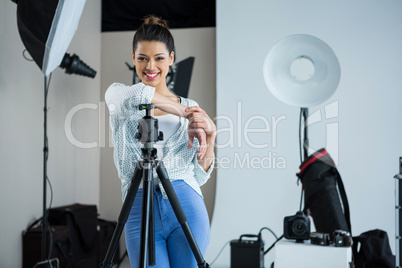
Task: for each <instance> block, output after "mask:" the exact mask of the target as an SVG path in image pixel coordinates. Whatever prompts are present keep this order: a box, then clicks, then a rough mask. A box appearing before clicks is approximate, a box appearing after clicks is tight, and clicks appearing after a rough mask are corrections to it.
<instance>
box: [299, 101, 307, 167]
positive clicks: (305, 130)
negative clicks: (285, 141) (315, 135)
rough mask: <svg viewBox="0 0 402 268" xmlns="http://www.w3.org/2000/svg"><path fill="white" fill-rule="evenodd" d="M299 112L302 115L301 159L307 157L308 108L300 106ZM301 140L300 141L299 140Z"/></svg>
mask: <svg viewBox="0 0 402 268" xmlns="http://www.w3.org/2000/svg"><path fill="white" fill-rule="evenodd" d="M300 112H301V113H302V116H303V132H304V135H303V161H304V159H306V158H307V157H308V147H309V140H308V122H307V119H308V108H300ZM300 142H301V141H300Z"/></svg>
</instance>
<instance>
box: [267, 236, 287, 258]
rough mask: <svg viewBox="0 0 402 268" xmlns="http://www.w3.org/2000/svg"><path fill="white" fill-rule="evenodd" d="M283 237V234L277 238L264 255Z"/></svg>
mask: <svg viewBox="0 0 402 268" xmlns="http://www.w3.org/2000/svg"><path fill="white" fill-rule="evenodd" d="M282 238H283V235H281V236H280V237H279V238H278V239H276V241H275V242H274V243H273V244H272V245H271V246H270V247H269V248H268V249H267V250H266V251H264V255H265V254H267V253H268V252H269V251H270V250H271V249H272V248H273V247H274V246H275V245H276V243H278V242H279V240H281V239H282Z"/></svg>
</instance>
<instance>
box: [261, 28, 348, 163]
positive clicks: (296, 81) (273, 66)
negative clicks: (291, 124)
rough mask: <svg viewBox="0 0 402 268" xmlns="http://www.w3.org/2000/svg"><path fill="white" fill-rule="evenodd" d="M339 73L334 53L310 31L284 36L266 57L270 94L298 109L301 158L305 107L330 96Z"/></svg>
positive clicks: (305, 123) (306, 113)
mask: <svg viewBox="0 0 402 268" xmlns="http://www.w3.org/2000/svg"><path fill="white" fill-rule="evenodd" d="M340 75H341V69H340V65H339V62H338V59H337V57H336V55H335V53H334V52H333V51H332V49H331V48H330V47H329V46H328V45H327V44H326V43H325V42H323V41H322V40H320V39H318V38H316V37H314V36H311V35H305V34H296V35H290V36H287V37H285V38H283V39H281V40H280V41H279V42H277V43H276V44H275V45H274V46H273V47H272V49H271V50H270V51H269V53H268V55H267V57H266V58H265V62H264V80H265V83H266V85H267V87H268V89H269V90H270V91H271V93H272V95H274V96H275V97H276V98H277V99H279V100H280V101H282V102H284V103H286V104H289V105H292V106H296V107H300V109H301V111H300V112H301V115H302V116H303V119H304V139H303V151H304V154H303V155H304V159H305V158H306V157H307V155H308V146H309V144H308V143H309V142H308V136H307V135H308V131H307V125H308V124H307V118H308V107H310V106H314V105H318V104H320V103H322V102H324V101H325V100H327V99H328V98H329V97H331V96H332V94H333V93H334V92H335V90H336V88H337V87H338V84H339V80H340ZM300 142H301V141H300Z"/></svg>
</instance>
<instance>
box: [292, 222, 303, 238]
mask: <svg viewBox="0 0 402 268" xmlns="http://www.w3.org/2000/svg"><path fill="white" fill-rule="evenodd" d="M292 231H293V233H294V234H295V235H298V236H301V235H304V234H305V233H306V231H307V224H306V221H304V220H301V219H297V220H295V221H294V223H293V224H292Z"/></svg>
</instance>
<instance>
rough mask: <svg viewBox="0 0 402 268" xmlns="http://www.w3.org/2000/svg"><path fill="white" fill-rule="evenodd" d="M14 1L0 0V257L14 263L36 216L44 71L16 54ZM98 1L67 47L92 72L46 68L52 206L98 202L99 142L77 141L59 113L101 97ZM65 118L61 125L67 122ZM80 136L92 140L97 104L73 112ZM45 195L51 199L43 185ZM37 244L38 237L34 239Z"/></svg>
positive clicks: (39, 208) (87, 8)
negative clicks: (94, 73)
mask: <svg viewBox="0 0 402 268" xmlns="http://www.w3.org/2000/svg"><path fill="white" fill-rule="evenodd" d="M16 9H17V6H16V5H15V4H14V3H13V2H12V1H1V2H0V39H1V42H0V122H1V123H2V125H1V131H0V170H1V175H0V183H1V187H0V196H1V202H0V214H1V228H0V260H1V266H2V267H10V268H14V267H21V265H22V236H21V233H22V231H23V230H24V229H25V228H26V227H27V225H28V224H29V223H31V222H32V221H33V220H34V219H37V218H39V217H41V216H42V188H43V186H42V185H43V153H42V149H43V105H44V104H43V79H44V78H43V74H42V72H41V71H40V69H39V67H38V66H37V65H36V64H35V63H34V62H28V61H26V60H25V59H24V58H23V57H22V51H23V50H24V49H25V48H24V46H23V44H22V41H21V39H20V36H19V33H18V29H17V19H16ZM100 11H101V3H100V2H99V1H87V3H86V6H85V8H84V11H83V14H82V17H81V20H80V24H79V26H78V30H77V32H76V34H75V36H74V38H73V40H72V42H71V44H70V46H69V48H68V50H67V52H68V53H71V54H72V53H76V54H77V55H78V56H80V58H81V59H82V60H83V61H84V62H85V63H87V64H88V65H89V66H91V67H92V68H93V69H95V70H97V71H98V75H97V76H96V78H95V79H91V78H86V77H82V76H78V75H68V74H65V73H64V71H63V70H61V69H60V68H58V69H57V70H55V71H54V72H53V77H52V80H51V83H50V90H49V96H48V106H49V107H50V110H49V112H48V138H49V150H50V151H49V160H48V177H49V179H50V181H51V183H52V186H53V203H52V206H61V205H69V204H72V203H75V202H78V203H84V204H96V205H98V204H99V171H100V167H99V164H100V152H99V148H92V149H81V148H78V147H76V146H75V145H73V144H72V143H71V142H70V141H69V140H68V139H67V136H66V128H65V119H66V117H67V115H68V113H69V111H71V109H72V108H73V107H75V106H76V105H78V104H83V103H92V104H96V105H98V104H99V101H100V91H99V89H100V75H99V73H100ZM68 128H70V126H67V129H68ZM71 130H72V133H73V135H74V137H75V138H76V139H77V140H78V141H81V142H86V143H88V142H93V141H95V142H97V141H98V111H97V110H91V109H85V110H80V111H78V112H77V113H76V114H75V115H74V117H73V118H72V124H71ZM47 200H48V201H50V191H49V190H48V196H47ZM38 246H40V245H38Z"/></svg>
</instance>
